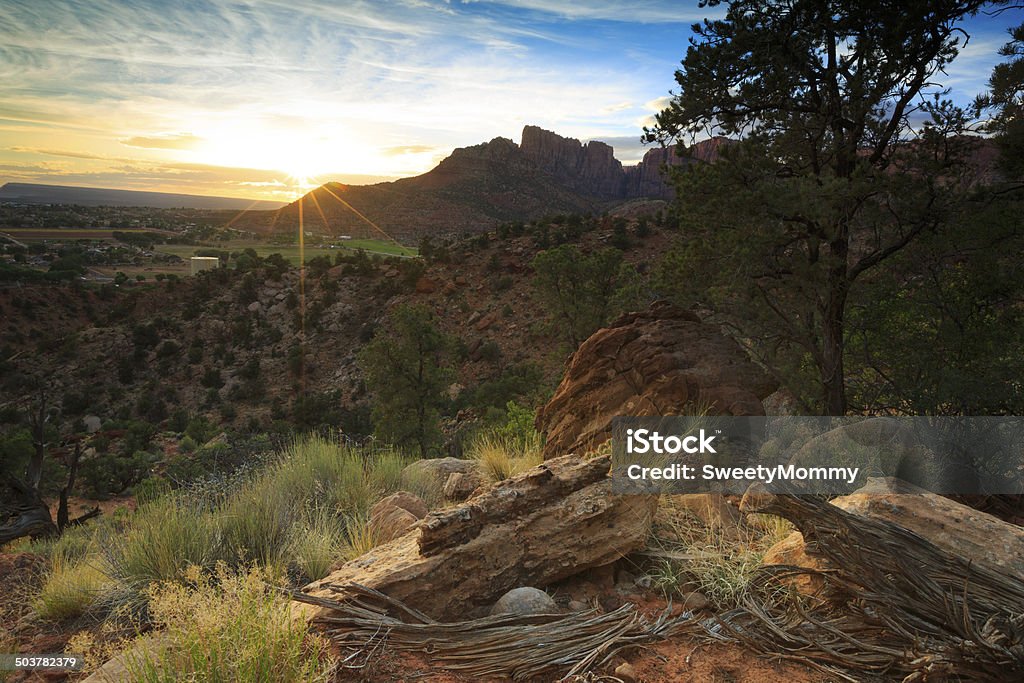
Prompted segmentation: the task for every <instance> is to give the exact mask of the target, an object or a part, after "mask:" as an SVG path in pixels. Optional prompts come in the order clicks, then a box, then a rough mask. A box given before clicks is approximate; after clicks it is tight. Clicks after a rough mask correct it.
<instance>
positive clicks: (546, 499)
mask: <svg viewBox="0 0 1024 683" xmlns="http://www.w3.org/2000/svg"><path fill="white" fill-rule="evenodd" d="M609 467H610V463H609V459H608V458H607V457H604V458H595V459H593V460H580V459H579V458H575V457H573V456H566V457H563V458H558V459H555V460H549V461H547V462H546V463H544V464H543V465H540V466H538V467H536V468H534V469H532V470H530V471H529V472H526V473H523V474H521V475H519V476H517V477H514V478H512V479H510V480H508V481H505V482H502V483H501V484H499V485H497V486H495V487H494V488H492V489H490V490H489V491H487V492H486V493H483V494H481V495H480V496H477V497H475V498H473V499H471V500H470V501H468V502H467V503H464V504H462V505H459V506H457V507H455V508H451V509H449V510H447V511H443V512H440V513H437V514H432V515H428V516H427V518H426V519H425V520H424V521H423V522H422V523H421V524H420V526H418V527H414V528H413V529H412V530H411V531H409V532H408V533H406V534H405V535H403V536H400V537H398V538H396V539H395V540H393V541H390V542H389V543H386V544H384V545H382V546H378V547H377V548H374V549H373V550H371V551H370V552H368V553H366V554H365V555H363V556H361V557H358V558H356V559H354V560H351V561H350V562H347V563H345V564H344V565H342V566H341V567H340V568H339V569H337V570H336V571H334V572H332V573H331V574H330V575H328V576H327V577H326V578H324V579H323V580H322V581H318V582H314V583H312V584H310V585H308V586H306V587H305V589H304V590H305V592H307V593H310V594H313V595H320V596H323V597H332V596H333V593H331V592H330V591H329V590H328V589H327V586H328V585H335V586H337V585H347V584H353V583H355V584H360V585H363V586H367V587H369V588H372V589H374V590H378V591H381V592H382V593H386V594H387V595H389V596H390V597H392V598H394V599H396V600H400V601H402V602H404V603H406V604H407V605H409V606H410V607H413V608H415V609H418V610H421V611H423V612H425V613H427V614H429V615H431V616H432V617H434V618H439V619H463V618H466V617H467V616H469V615H470V614H471V613H473V611H474V610H475V609H479V608H484V607H489V606H490V605H491V604H492V603H493V602H494V601H495V600H497V599H498V598H499V597H500V596H501V595H502V594H503V593H505V592H507V591H509V590H511V589H513V588H518V587H520V586H534V587H539V588H542V587H544V586H547V585H548V584H550V583H553V582H555V581H559V580H561V579H564V578H567V577H569V576H572V575H573V574H576V573H579V572H581V571H583V570H585V569H589V568H590V567H597V566H601V565H605V564H609V563H611V562H614V561H616V560H618V559H619V558H621V557H624V556H625V555H628V554H629V553H631V552H633V551H635V550H638V549H639V548H642V547H643V546H644V544H645V542H646V540H647V535H648V533H649V531H650V525H651V519H652V517H653V515H654V509H655V506H656V503H657V501H656V499H653V498H647V497H643V496H617V495H614V494H613V493H612V491H611V480H610V479H609V477H608V470H609Z"/></svg>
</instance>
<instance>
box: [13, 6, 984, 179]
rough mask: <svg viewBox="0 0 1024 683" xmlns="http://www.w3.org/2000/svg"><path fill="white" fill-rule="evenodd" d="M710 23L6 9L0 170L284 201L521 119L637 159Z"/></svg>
mask: <svg viewBox="0 0 1024 683" xmlns="http://www.w3.org/2000/svg"><path fill="white" fill-rule="evenodd" d="M715 12H717V13H721V8H720V7H716V8H711V9H702V8H700V7H699V6H698V5H697V3H695V2H694V3H692V4H682V3H678V2H674V1H672V0H658V1H655V0H637V1H636V2H632V3H622V2H618V1H617V0H591V1H589V2H575V1H574V0H480V1H479V2H461V1H459V0H451V1H450V2H445V1H443V0H389V1H385V0H375V1H371V0H344V1H343V2H339V1H338V0H223V1H222V0H187V1H185V0H182V1H181V2H167V1H165V0H134V1H133V2H130V3H129V2H124V1H123V0H89V1H88V2H84V1H78V0H6V1H5V2H2V3H0V162H2V163H4V164H6V165H8V166H11V167H13V168H8V169H5V170H4V171H3V174H4V175H10V174H11V173H14V172H18V173H40V174H43V173H48V172H53V173H70V174H74V173H78V174H80V175H81V177H82V181H83V182H84V181H85V179H91V180H90V182H115V181H116V182H119V183H123V184H131V186H132V187H135V186H137V184H138V183H143V182H154V183H157V182H158V183H172V182H173V183H190V182H192V183H202V184H203V187H204V188H207V189H206V190H204V191H209V192H212V193H218V192H222V191H226V190H232V189H233V190H235V191H238V190H239V189H240V188H241V189H245V188H248V189H249V190H250V191H252V192H258V193H264V192H278V191H283V190H281V187H279V186H278V185H277V184H276V183H281V185H284V186H286V187H288V188H295V187H297V185H296V183H300V184H301V183H302V182H308V180H309V178H310V177H336V178H338V179H341V178H342V177H344V178H348V179H352V178H360V177H361V178H364V179H365V178H374V179H382V178H386V177H393V176H401V175H410V174H414V173H420V172H423V171H425V170H427V169H428V168H429V167H430V165H432V164H433V163H434V162H436V160H437V159H438V158H440V157H443V156H444V155H445V154H447V153H448V152H450V150H451V149H452V148H454V147H457V146H464V145H470V144H475V143H478V142H481V141H484V140H488V139H491V138H493V137H495V136H499V135H500V136H504V137H510V138H513V139H518V136H519V131H520V130H521V128H522V126H523V125H524V124H527V123H532V124H537V125H541V126H543V127H545V128H548V129H551V130H555V131H558V132H559V133H562V134H565V135H571V136H574V137H578V138H580V139H594V138H597V139H616V140H620V141H621V142H620V143H619V144H618V145H617V150H618V149H619V148H620V147H621V148H622V152H621V153H620V157H622V158H624V159H626V160H630V159H635V158H637V155H638V154H640V153H642V149H640V148H639V147H638V146H633V145H632V143H627V142H626V141H627V140H634V139H638V138H639V134H640V126H641V125H643V124H644V123H649V122H650V121H651V118H650V117H651V115H652V114H653V113H654V112H655V111H658V110H660V109H661V108H662V107H663V106H664V105H665V104H666V103H667V98H665V97H662V96H664V95H666V94H667V93H668V91H669V89H670V88H671V87H672V86H673V81H672V73H673V70H674V69H675V68H676V66H677V65H678V61H679V59H680V58H681V57H682V55H683V52H684V50H685V41H686V38H687V36H688V35H689V32H688V25H689V24H690V23H692V22H693V21H697V20H699V19H701V18H702V17H703V16H704V15H705V14H708V13H715ZM1000 39H1001V38H1000ZM976 46H977V47H976ZM985 49H987V46H986V48H985ZM974 50H977V55H978V56H977V57H975V56H974V53H973V51H974ZM983 52H984V49H983V47H982V46H981V41H980V40H979V41H978V42H977V43H975V42H973V41H972V44H971V46H970V47H969V50H968V51H965V55H964V57H965V58H966V61H967V62H970V63H974V62H973V61H972V60H976V61H977V64H978V65H979V66H978V68H982V67H981V64H982V61H983V58H982V56H981V55H982V53H983ZM951 77H952V78H963V79H964V83H963V86H964V87H967V85H968V83H967V81H969V80H970V76H962V75H951ZM971 94H972V95H973V92H972V93H971ZM655 98H660V99H655ZM637 103H645V104H637ZM12 148H17V149H12ZM627 148H628V150H629V151H628V152H627V151H626V150H627ZM128 149H130V150H131V152H130V155H131V157H133V158H128V157H126V156H125V155H126V153H127V152H128ZM135 157H137V158H135ZM118 164H119V165H120V166H121V168H115V166H116V165H118ZM187 164H193V165H196V167H203V168H211V169H215V168H219V169H227V170H226V171H224V172H223V173H219V172H218V173H212V172H211V173H210V174H207V175H197V173H198V172H197V171H196V170H195V169H194V168H193V169H192V170H189V169H188V168H185V167H183V166H181V165H187ZM16 169H21V170H20V171H19V170H16ZM47 169H50V170H47ZM245 169H248V170H245ZM231 174H235V175H231ZM253 174H256V175H253ZM0 180H2V178H0ZM346 182H357V181H353V180H347V181H346ZM180 189H181V190H182V191H185V190H187V188H180ZM264 196H266V195H264Z"/></svg>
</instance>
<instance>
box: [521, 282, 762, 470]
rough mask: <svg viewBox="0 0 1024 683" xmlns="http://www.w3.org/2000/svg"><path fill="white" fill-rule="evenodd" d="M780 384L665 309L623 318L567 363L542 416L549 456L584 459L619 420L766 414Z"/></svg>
mask: <svg viewBox="0 0 1024 683" xmlns="http://www.w3.org/2000/svg"><path fill="white" fill-rule="evenodd" d="M775 389H776V383H775V382H774V381H773V380H772V379H771V378H770V377H769V376H768V375H767V374H766V373H765V372H764V371H763V370H761V368H759V367H757V366H756V365H754V364H753V363H752V362H751V361H750V360H749V358H748V357H747V355H746V353H745V352H744V351H743V349H742V348H740V346H739V345H738V344H736V342H734V341H732V340H731V339H729V338H727V337H725V336H724V335H723V334H722V333H721V332H719V331H718V329H716V328H715V327H713V326H711V325H707V324H704V323H702V322H701V321H700V320H699V319H698V318H697V317H696V316H695V315H694V314H692V313H690V312H689V311H686V310H683V309H681V308H679V307H677V306H674V305H672V304H669V303H667V302H657V303H655V304H653V305H652V306H651V307H650V308H649V309H648V310H646V311H642V312H640V313H629V314H627V315H624V316H622V317H621V318H619V319H618V320H616V321H615V322H613V323H612V324H611V325H609V326H608V327H607V328H603V329H600V330H598V331H597V332H595V333H594V334H593V335H592V336H591V337H590V338H589V339H587V340H586V341H585V342H583V344H582V345H581V346H580V348H579V349H578V350H577V351H576V353H575V354H573V356H572V358H571V359H570V360H569V365H568V368H567V370H566V373H565V376H564V377H563V378H562V383H561V384H560V385H559V386H558V389H557V390H556V391H555V395H554V396H553V397H552V399H551V400H550V401H549V402H548V404H547V405H546V406H544V407H543V408H542V409H541V411H540V413H539V414H538V416H537V429H538V430H539V431H541V432H543V433H545V434H546V435H547V442H546V444H545V446H544V455H545V457H553V456H554V455H563V454H565V453H583V452H586V451H588V450H591V449H593V448H594V447H595V446H597V445H599V444H600V443H602V442H604V441H606V440H607V439H608V438H609V436H610V435H611V420H612V418H613V417H616V416H620V415H623V416H624V415H635V416H641V415H685V414H687V412H688V411H692V410H694V408H695V406H697V405H704V404H707V405H709V406H710V410H711V412H712V413H713V414H718V415H763V414H764V408H763V406H762V405H761V399H763V398H765V397H766V396H768V395H769V394H771V393H772V392H773V391H774V390H775Z"/></svg>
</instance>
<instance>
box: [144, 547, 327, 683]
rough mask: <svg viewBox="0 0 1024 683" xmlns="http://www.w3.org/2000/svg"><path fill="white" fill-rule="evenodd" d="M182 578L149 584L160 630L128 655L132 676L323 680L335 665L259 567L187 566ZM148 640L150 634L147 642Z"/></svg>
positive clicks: (156, 680)
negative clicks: (150, 644)
mask: <svg viewBox="0 0 1024 683" xmlns="http://www.w3.org/2000/svg"><path fill="white" fill-rule="evenodd" d="M186 579H187V584H186V585H183V584H180V583H171V582H163V583H159V584H154V585H153V586H152V587H151V588H150V590H149V611H150V615H151V618H152V620H153V622H154V624H155V626H156V627H157V628H158V629H159V630H160V631H162V637H161V638H160V639H159V642H160V645H159V646H158V647H142V648H138V649H137V650H134V651H132V652H131V653H130V654H129V655H128V657H127V668H128V670H129V672H130V679H131V680H132V681H139V682H146V683H164V682H168V683H169V682H170V681H183V680H192V681H239V682H247V681H253V682H256V681H260V682H264V681H275V682H277V681H280V682H281V683H290V682H292V681H295V682H296V683H298V682H302V683H307V682H310V681H327V680H329V679H330V678H331V676H332V675H333V673H334V669H335V662H334V661H333V660H332V659H331V657H330V652H329V647H328V644H327V642H326V641H325V640H323V639H322V638H320V637H317V636H311V635H309V634H308V633H307V630H306V627H305V624H304V623H303V622H302V621H301V620H293V619H292V618H291V614H290V608H289V607H290V601H289V599H288V598H287V596H286V595H284V594H282V593H280V592H278V591H277V590H276V589H275V588H274V587H273V586H271V585H269V584H268V582H267V581H268V576H267V574H266V573H265V572H263V571H260V570H250V571H248V572H242V573H234V572H232V571H231V570H229V569H228V568H227V566H226V565H224V564H219V565H218V566H217V568H216V570H215V572H214V575H213V576H210V575H209V574H208V573H206V572H203V571H201V570H199V568H193V569H190V570H189V571H188V572H186ZM150 642H152V641H150Z"/></svg>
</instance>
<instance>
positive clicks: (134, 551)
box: [105, 494, 223, 590]
mask: <svg viewBox="0 0 1024 683" xmlns="http://www.w3.org/2000/svg"><path fill="white" fill-rule="evenodd" d="M222 538H223V532H222V529H221V519H220V518H219V516H217V515H215V514H211V513H210V511H209V510H208V509H206V508H205V506H204V505H202V504H201V503H199V502H198V501H196V500H194V499H191V498H189V497H187V496H182V495H175V494H171V495H167V496H164V497H162V498H158V499H157V500H154V501H152V502H150V503H148V504H146V505H143V506H142V507H140V508H139V509H138V511H136V513H135V515H134V516H133V517H132V519H131V521H130V522H129V523H128V524H127V526H126V528H125V529H124V530H123V531H120V532H115V533H112V534H111V535H110V537H109V538H108V539H107V541H106V543H105V550H106V553H105V554H106V557H107V559H108V562H109V564H110V568H111V570H112V572H113V575H114V576H115V577H116V578H117V579H119V580H120V581H121V582H123V583H125V584H126V585H128V586H129V587H132V588H136V589H139V590H141V589H144V588H145V587H146V586H147V585H148V584H149V583H150V582H152V581H170V580H175V579H177V578H178V577H179V576H180V574H181V572H182V571H183V570H184V569H185V568H186V567H189V566H199V567H212V566H213V565H214V563H215V562H216V561H217V560H219V559H221V558H222V556H223V551H222V546H223V543H222Z"/></svg>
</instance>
